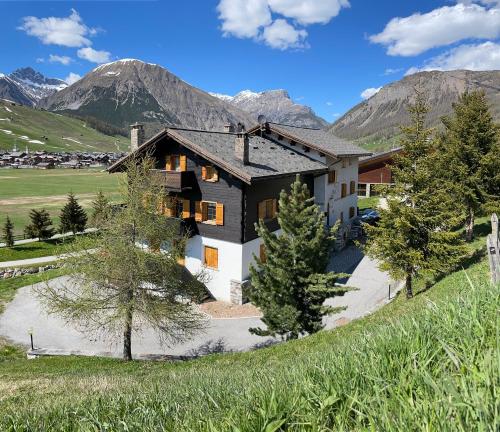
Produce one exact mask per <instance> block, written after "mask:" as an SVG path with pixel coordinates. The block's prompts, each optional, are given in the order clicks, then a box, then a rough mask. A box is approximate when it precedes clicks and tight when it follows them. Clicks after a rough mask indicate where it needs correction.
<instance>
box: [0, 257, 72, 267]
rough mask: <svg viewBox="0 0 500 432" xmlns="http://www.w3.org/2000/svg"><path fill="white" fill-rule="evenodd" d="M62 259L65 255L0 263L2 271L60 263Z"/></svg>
mask: <svg viewBox="0 0 500 432" xmlns="http://www.w3.org/2000/svg"><path fill="white" fill-rule="evenodd" d="M62 258H64V256H63V255H51V256H44V257H38V258H28V259H23V260H16V261H3V262H0V269H2V268H8V269H10V268H16V267H22V266H29V265H37V264H45V263H49V262H52V261H58V260H60V259H62Z"/></svg>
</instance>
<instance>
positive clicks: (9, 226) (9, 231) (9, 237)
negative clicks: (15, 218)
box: [2, 216, 14, 248]
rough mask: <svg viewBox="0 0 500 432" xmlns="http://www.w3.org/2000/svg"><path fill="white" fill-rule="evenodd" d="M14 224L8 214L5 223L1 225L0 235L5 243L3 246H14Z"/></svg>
mask: <svg viewBox="0 0 500 432" xmlns="http://www.w3.org/2000/svg"><path fill="white" fill-rule="evenodd" d="M13 230H14V224H13V223H12V221H11V220H10V218H9V216H7V218H6V219H5V224H4V226H3V230H2V231H3V235H2V240H3V241H4V243H5V246H7V247H9V248H10V247H12V246H14V233H13Z"/></svg>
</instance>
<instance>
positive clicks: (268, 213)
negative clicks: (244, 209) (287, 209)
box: [258, 198, 278, 220]
mask: <svg viewBox="0 0 500 432" xmlns="http://www.w3.org/2000/svg"><path fill="white" fill-rule="evenodd" d="M277 206H278V201H277V200H276V199H274V198H271V199H267V200H264V201H261V202H260V203H259V205H258V215H259V219H263V220H268V219H274V218H275V217H276V213H277Z"/></svg>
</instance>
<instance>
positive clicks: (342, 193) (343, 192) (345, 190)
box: [340, 183, 347, 198]
mask: <svg viewBox="0 0 500 432" xmlns="http://www.w3.org/2000/svg"><path fill="white" fill-rule="evenodd" d="M346 196H347V183H342V189H341V192H340V197H341V198H345V197H346Z"/></svg>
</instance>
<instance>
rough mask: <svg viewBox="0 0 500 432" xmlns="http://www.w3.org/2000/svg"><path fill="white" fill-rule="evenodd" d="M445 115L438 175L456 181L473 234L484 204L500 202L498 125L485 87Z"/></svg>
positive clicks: (468, 234)
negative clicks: (490, 108) (499, 197)
mask: <svg viewBox="0 0 500 432" xmlns="http://www.w3.org/2000/svg"><path fill="white" fill-rule="evenodd" d="M453 111H454V113H453V115H452V116H451V117H445V118H443V119H442V121H443V124H444V126H445V133H444V134H443V135H442V136H441V139H440V144H439V147H438V153H439V156H440V164H439V168H440V169H439V175H440V177H441V178H442V179H443V181H445V182H448V183H449V184H450V185H453V188H452V192H453V196H454V199H455V201H456V203H457V204H458V205H460V206H461V207H462V209H463V212H464V219H465V238H466V240H467V241H471V240H472V238H473V236H474V219H475V217H476V216H477V215H478V213H480V212H481V211H482V209H483V208H484V206H485V205H487V204H491V203H492V201H497V202H498V195H497V193H498V192H499V189H500V185H499V181H500V179H499V177H498V172H499V171H500V157H499V155H498V153H497V152H498V149H499V146H498V140H499V135H498V126H497V125H495V123H494V122H493V118H492V116H491V113H490V111H489V108H488V103H487V101H486V95H485V93H484V91H482V90H481V91H479V90H478V91H472V92H465V93H464V94H463V95H462V96H461V97H460V98H459V100H458V102H457V103H455V104H453Z"/></svg>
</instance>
